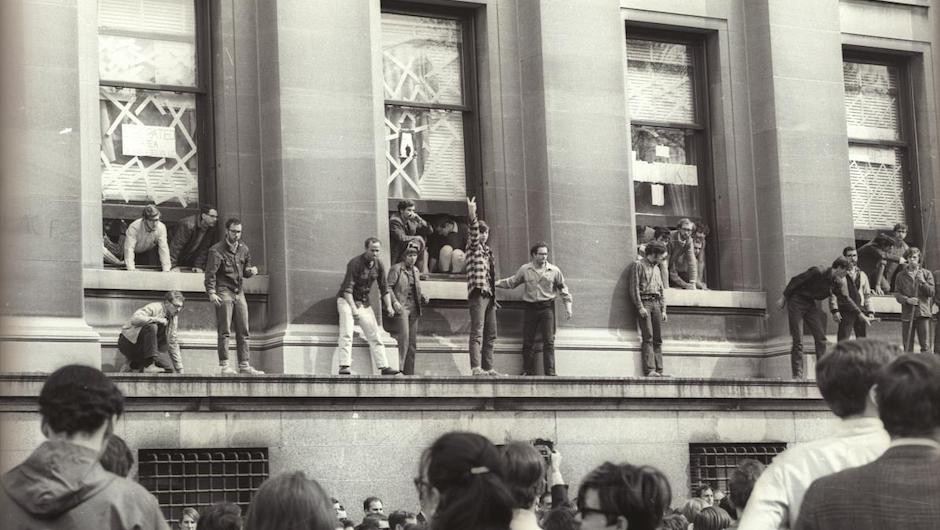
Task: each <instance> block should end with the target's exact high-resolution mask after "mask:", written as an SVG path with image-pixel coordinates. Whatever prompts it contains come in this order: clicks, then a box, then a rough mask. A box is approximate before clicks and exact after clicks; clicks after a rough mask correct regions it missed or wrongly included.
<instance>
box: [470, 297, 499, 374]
mask: <svg viewBox="0 0 940 530" xmlns="http://www.w3.org/2000/svg"><path fill="white" fill-rule="evenodd" d="M467 302H468V303H469V305H470V368H483V369H484V370H492V369H493V347H494V346H495V345H496V299H495V298H493V297H492V296H485V295H483V294H482V293H480V291H478V290H474V291H472V292H471V293H470V296H469V297H468V299H467Z"/></svg>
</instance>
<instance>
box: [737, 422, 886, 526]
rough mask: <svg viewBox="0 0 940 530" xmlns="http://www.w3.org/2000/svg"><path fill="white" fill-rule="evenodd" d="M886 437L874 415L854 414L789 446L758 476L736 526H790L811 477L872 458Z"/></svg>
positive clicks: (859, 464) (880, 449) (883, 447)
mask: <svg viewBox="0 0 940 530" xmlns="http://www.w3.org/2000/svg"><path fill="white" fill-rule="evenodd" d="M890 442H891V440H890V437H889V436H888V433H887V432H886V431H885V430H884V426H883V425H882V423H881V420H879V419H878V418H852V419H848V420H842V421H841V423H840V424H839V426H838V427H837V428H836V432H835V434H834V435H833V436H832V437H829V438H823V439H821V440H816V441H813V442H808V443H804V444H799V445H796V446H794V447H792V448H790V449H787V450H786V451H784V452H783V453H781V454H780V455H778V456H777V457H776V458H775V459H774V461H773V462H772V463H771V464H770V465H769V466H768V467H767V469H766V470H765V471H764V473H763V474H761V476H760V478H759V479H757V483H756V484H755V485H754V490H753V491H752V492H751V497H750V499H749V500H748V502H747V508H746V509H745V510H744V513H743V514H742V516H741V523H740V525H739V528H740V529H741V530H777V529H779V528H793V527H794V526H795V525H796V520H797V517H798V516H799V512H800V505H801V504H802V503H803V496H804V495H805V494H806V490H807V489H809V486H810V484H812V482H813V481H814V480H816V479H818V478H820V477H824V476H827V475H831V474H833V473H836V472H839V471H842V470H843V469H848V468H851V467H858V466H861V465H864V464H867V463H869V462H872V461H874V460H875V459H877V458H878V457H879V456H881V454H882V453H884V452H885V450H886V449H887V448H888V445H889V444H890Z"/></svg>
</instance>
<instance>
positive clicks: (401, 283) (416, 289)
mask: <svg viewBox="0 0 940 530" xmlns="http://www.w3.org/2000/svg"><path fill="white" fill-rule="evenodd" d="M412 269H413V270H412V275H408V274H407V273H406V269H405V262H403V261H400V262H398V263H396V264H394V265H392V268H391V269H389V270H388V288H389V291H390V292H391V293H392V303H393V304H394V303H395V302H398V303H399V304H401V305H402V307H405V308H407V309H408V310H409V311H415V310H416V311H417V313H418V314H419V315H420V314H421V305H422V304H421V279H420V277H419V275H420V273H419V272H418V268H417V267H414V266H413V267H412ZM412 278H414V284H413V285H412ZM409 292H411V296H412V299H413V300H414V303H413V305H411V306H409V304H408V293H409Z"/></svg>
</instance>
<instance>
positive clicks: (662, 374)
mask: <svg viewBox="0 0 940 530" xmlns="http://www.w3.org/2000/svg"><path fill="white" fill-rule="evenodd" d="M656 375H658V376H659V377H672V376H671V375H669V374H664V373H662V372H656Z"/></svg>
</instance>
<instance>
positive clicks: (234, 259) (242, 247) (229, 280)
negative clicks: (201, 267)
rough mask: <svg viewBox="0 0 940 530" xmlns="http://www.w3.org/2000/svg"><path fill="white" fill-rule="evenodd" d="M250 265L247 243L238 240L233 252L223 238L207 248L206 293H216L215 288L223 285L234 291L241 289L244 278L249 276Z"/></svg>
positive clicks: (250, 275) (237, 291) (250, 274)
mask: <svg viewBox="0 0 940 530" xmlns="http://www.w3.org/2000/svg"><path fill="white" fill-rule="evenodd" d="M250 266H251V254H250V253H249V252H248V245H246V244H244V243H242V242H241V241H239V242H238V247H237V248H236V249H235V252H234V253H233V252H232V249H231V248H230V247H229V245H228V242H227V241H226V240H225V239H223V240H222V241H219V242H218V243H216V244H215V245H212V247H211V248H210V249H209V260H208V262H207V263H206V281H205V284H206V293H208V294H216V289H218V288H220V287H225V288H227V289H230V290H232V291H235V292H236V293H239V292H241V291H242V281H243V279H244V278H251V277H252V276H253V274H252V273H250V272H248V271H247V269H248V267H250Z"/></svg>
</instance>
